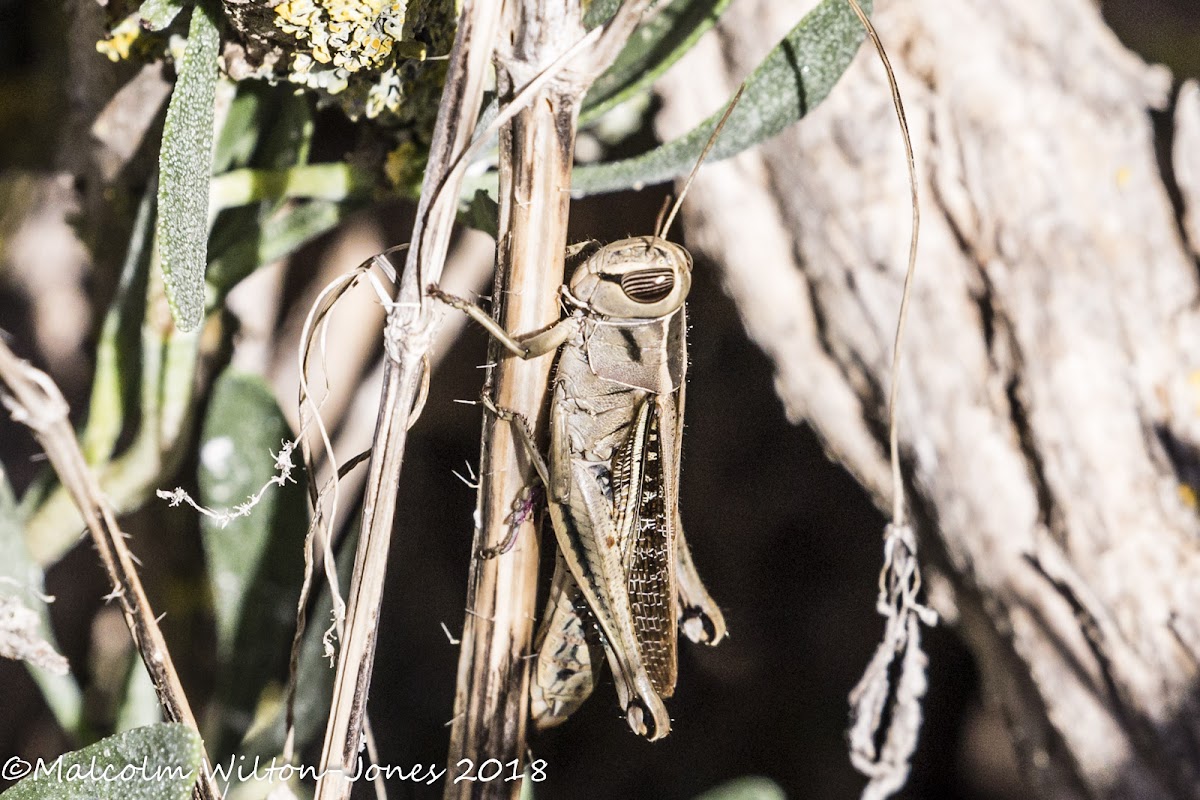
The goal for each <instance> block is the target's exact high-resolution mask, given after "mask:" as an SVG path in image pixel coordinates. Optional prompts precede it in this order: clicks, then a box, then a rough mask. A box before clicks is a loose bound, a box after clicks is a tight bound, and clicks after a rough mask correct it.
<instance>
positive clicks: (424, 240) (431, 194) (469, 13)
mask: <svg viewBox="0 0 1200 800" xmlns="http://www.w3.org/2000/svg"><path fill="white" fill-rule="evenodd" d="M498 6H499V4H497V3H491V2H473V1H472V0H466V2H464V3H463V9H462V14H461V15H460V18H459V27H458V33H457V35H456V37H455V41H454V48H453V50H452V51H451V54H450V66H449V72H448V74H447V76H446V88H445V90H444V93H443V98H442V105H441V108H440V109H439V111H438V119H437V123H436V125H435V128H434V138H433V143H432V145H431V147H430V154H429V163H428V167H427V169H426V172H425V180H424V184H423V186H422V191H421V202H420V204H419V205H418V208H417V221H416V225H415V227H414V230H413V236H412V242H413V243H414V246H413V247H411V248H410V249H409V251H408V258H407V261H406V263H405V269H404V273H403V275H402V276H401V280H400V287H399V291H398V294H397V297H396V301H397V302H396V304H395V305H394V306H393V308H392V310H391V313H390V314H389V318H388V332H387V340H386V344H387V351H388V356H389V359H388V362H387V367H386V369H385V373H384V380H383V393H382V395H381V397H380V405H379V417H378V421H377V423H376V428H375V430H376V435H375V442H374V446H373V453H372V458H371V466H370V472H369V474H368V477H367V487H366V494H365V497H364V500H363V520H362V530H361V532H360V534H359V542H358V551H357V553H356V555H355V562H354V574H353V576H352V578H351V582H350V596H349V598H348V604H347V611H346V626H345V635H344V638H343V640H342V642H341V650H340V652H339V656H338V666H337V676H336V678H335V683H334V694H333V704H332V708H331V711H330V716H329V723H328V726H327V728H326V731H325V743H324V748H323V750H322V754H321V767H322V771H323V773H324V774H323V775H322V777H321V779H320V780H319V781H318V782H317V789H316V794H315V798H316V800H333V799H334V798H338V799H339V800H342V799H343V798H347V797H349V795H350V789H351V787H352V784H351V783H350V782H349V781H348V780H347V779H346V777H347V775H349V774H353V771H354V766H355V761H356V760H357V758H358V753H359V749H360V741H361V736H362V724H363V717H364V714H365V711H366V701H367V692H368V690H369V689H370V683H371V671H372V667H373V662H374V658H375V642H376V636H377V633H378V625H379V607H380V603H381V601H382V597H383V581H384V572H385V569H386V564H387V555H388V545H389V543H390V538H391V535H392V522H393V519H394V517H395V506H396V491H397V485H398V482H399V478H400V467H401V463H402V461H403V455H404V443H405V441H406V438H407V436H406V434H407V430H408V417H409V411H410V409H411V408H412V406H413V403H414V401H415V399H416V396H417V391H418V388H419V386H420V383H421V378H422V374H423V371H424V367H423V359H424V356H425V353H426V351H427V350H428V348H429V343H430V339H431V337H432V333H433V327H434V322H435V318H434V314H433V307H432V305H430V304H426V303H423V302H422V290H423V287H424V284H425V283H426V282H430V281H436V280H437V279H438V276H439V275H440V274H441V268H442V264H443V262H444V261H445V257H446V251H447V249H448V247H449V242H450V233H451V228H452V225H453V223H454V214H455V206H456V201H457V194H458V187H457V185H454V182H453V181H451V182H450V183H449V184H447V185H445V186H443V184H444V182H445V180H446V177H447V175H448V174H449V165H450V164H451V163H452V162H453V160H454V158H455V157H456V155H457V154H459V153H461V152H462V151H463V150H464V149H465V148H466V146H467V144H468V142H469V140H470V136H471V131H472V130H473V128H474V126H475V120H476V118H477V116H478V110H479V106H480V102H481V100H482V97H483V86H484V80H485V77H486V73H487V62H488V59H489V58H490V56H491V42H492V41H493V40H494V36H495V31H496V25H497V20H498V15H499V7H498ZM339 769H340V770H342V771H343V772H338V771H336V770H339Z"/></svg>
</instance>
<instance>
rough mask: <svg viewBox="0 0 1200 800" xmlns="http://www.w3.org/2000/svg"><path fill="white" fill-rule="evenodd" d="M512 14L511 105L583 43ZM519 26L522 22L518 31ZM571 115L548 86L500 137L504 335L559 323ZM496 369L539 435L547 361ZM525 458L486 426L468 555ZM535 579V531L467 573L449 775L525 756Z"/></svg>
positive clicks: (523, 472)
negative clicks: (538, 75)
mask: <svg viewBox="0 0 1200 800" xmlns="http://www.w3.org/2000/svg"><path fill="white" fill-rule="evenodd" d="M534 5H536V4H534ZM507 10H508V13H507V14H506V15H505V20H504V25H505V31H506V32H511V33H512V34H514V35H513V36H512V37H511V38H509V37H508V36H504V35H502V36H501V37H500V39H499V41H500V42H501V43H502V44H501V45H500V46H499V47H498V48H497V50H498V52H497V65H498V68H497V82H498V88H499V90H500V93H501V96H502V97H505V98H506V99H507V98H510V97H511V95H512V93H513V90H514V88H515V87H519V86H520V85H522V84H523V83H525V82H527V80H528V79H529V78H530V77H531V76H532V74H533V73H534V72H536V71H537V69H538V68H539V67H540V66H541V65H542V64H541V63H540V62H541V61H542V60H544V59H545V58H546V57H547V56H550V57H553V56H554V55H556V54H557V53H556V52H555V49H554V48H556V47H557V48H558V49H562V46H563V45H564V44H567V45H569V44H571V43H573V42H574V41H575V40H576V39H577V38H579V36H581V35H582V33H583V31H582V26H581V25H580V22H579V19H578V16H575V17H574V18H569V17H564V16H559V17H558V18H557V19H555V18H553V17H551V15H549V14H547V13H545V11H544V10H543V9H534V8H526V9H522V8H520V4H518V3H511V4H509V5H508V9H507ZM521 16H526V23H525V24H522V20H521V19H520V17H521ZM518 54H519V55H518ZM577 108H578V107H577V105H576V104H575V95H574V93H572V92H571V91H570V90H564V88H563V86H562V83H561V82H560V81H554V82H552V83H551V84H550V85H548V86H547V87H545V88H544V89H543V90H542V91H541V92H539V94H538V96H537V97H536V98H535V99H534V100H533V102H532V103H531V104H530V105H529V107H528V108H526V109H525V110H523V111H521V112H520V113H519V114H518V115H517V117H516V118H515V119H514V120H513V121H512V122H511V124H510V125H509V126H507V127H506V128H505V129H504V130H503V131H502V133H501V143H500V147H501V152H502V153H503V154H504V156H503V158H502V160H501V166H500V230H502V231H507V234H506V235H505V236H503V237H502V238H501V241H500V243H499V245H498V246H497V260H498V265H497V272H496V283H495V287H494V289H493V297H494V298H496V299H497V301H498V302H497V305H498V307H499V311H500V321H501V324H502V325H503V326H504V328H505V329H506V330H510V331H521V332H524V331H534V330H538V329H539V328H542V327H544V326H546V325H548V324H551V323H553V322H554V321H555V320H556V319H558V317H559V308H558V302H557V289H558V287H559V286H561V285H562V280H563V267H562V263H563V252H564V251H565V248H566V237H567V213H568V205H569V194H568V189H569V188H570V169H571V163H572V156H573V153H574V130H575V120H576V117H577ZM497 359H498V365H497V367H496V368H495V370H494V371H493V373H492V374H491V376H490V380H491V382H492V384H493V389H492V391H493V399H494V401H495V402H496V404H497V405H499V406H502V407H505V408H512V409H515V410H517V411H518V412H520V413H522V414H524V415H525V416H526V418H527V419H528V420H529V421H530V422H531V423H532V424H533V426H534V430H535V431H539V432H540V431H541V430H542V429H543V427H544V421H545V420H544V417H545V413H544V409H545V406H546V404H545V393H546V386H547V384H548V381H549V377H550V367H551V361H552V360H551V359H535V360H532V361H522V360H520V359H516V358H502V357H500V352H499V348H497V347H496V346H495V345H493V347H492V349H491V354H490V357H489V361H491V362H493V363H495V362H496V361H497ZM520 450H521V447H520V445H519V443H517V442H516V441H515V440H514V438H513V436H512V430H511V426H509V425H507V424H505V423H503V422H498V421H497V420H496V418H495V417H493V416H491V415H488V416H485V421H484V437H483V446H482V455H481V458H480V463H481V465H482V467H481V477H480V484H479V499H478V503H479V512H480V513H479V517H478V518H479V519H480V520H482V526H481V527H480V528H478V529H477V530H476V533H475V542H474V545H475V546H474V547H473V548H472V549H473V552H479V551H481V550H482V549H484V548H486V547H488V546H490V545H494V544H495V543H496V542H498V541H502V540H503V539H504V537H505V534H506V532H507V529H508V523H507V522H505V519H506V518H507V517H508V516H509V515H510V514H511V512H512V502H513V498H515V497H516V496H517V495H518V494H519V493H520V492H521V490H522V488H523V487H525V486H526V485H528V483H529V482H531V481H535V480H537V476H536V474H535V473H534V470H533V469H532V468H531V465H530V464H529V463H528V460H527V459H525V458H524V457H523V455H522V456H521V457H520V458H519V459H518V452H519V451H520ZM537 574H538V540H537V535H536V530H535V527H534V524H533V521H532V520H530V521H527V522H526V523H524V524H523V525H522V526H521V529H520V531H519V533H518V534H517V538H516V544H515V546H514V547H513V548H512V550H511V551H509V552H508V553H506V554H504V555H503V556H501V557H499V558H490V559H482V558H476V559H475V560H474V561H473V562H472V564H471V576H470V581H469V584H468V590H467V609H468V613H467V615H466V618H465V621H464V626H463V634H462V647H461V649H460V654H459V666H458V687H457V691H456V693H455V702H454V724H453V726H452V730H451V735H450V752H449V763H450V765H451V768H452V769H453V768H454V766H455V765H457V764H458V763H459V760H460V759H463V758H467V759H471V762H472V763H475V764H479V763H482V762H483V761H485V760H487V759H488V758H497V759H499V760H500V761H501V762H508V761H511V760H513V759H521V758H522V757H523V756H524V742H525V727H526V720H527V719H528V716H529V693H528V687H529V670H528V661H527V660H526V659H524V658H523V657H524V656H525V655H527V654H528V652H529V647H530V642H531V641H532V634H533V612H534V600H535V595H536V591H537ZM451 774H452V773H451ZM519 789H520V781H516V782H513V783H509V784H507V785H506V784H504V783H503V782H491V783H490V784H485V783H478V784H476V783H473V782H463V783H459V784H455V783H453V782H451V781H447V782H446V788H445V797H447V798H453V797H463V798H465V797H485V796H487V797H497V796H508V795H513V796H515V795H516V794H517V793H518V792H519Z"/></svg>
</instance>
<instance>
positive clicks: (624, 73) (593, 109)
mask: <svg viewBox="0 0 1200 800" xmlns="http://www.w3.org/2000/svg"><path fill="white" fill-rule="evenodd" d="M729 2H730V0H672V2H669V3H667V4H665V5H664V6H663V8H662V10H661V11H659V12H658V14H657V15H655V17H654V18H653V19H652V20H650V22H648V23H646V24H645V25H642V26H641V27H639V28H638V29H637V30H636V31H634V32H633V36H631V37H630V38H629V41H628V42H627V43H626V44H625V47H624V49H622V50H621V53H620V55H618V56H617V60H616V61H614V62H613V63H612V66H610V67H609V68H608V69H607V70H605V72H604V74H603V75H601V76H600V77H599V78H597V79H596V82H595V83H593V84H592V88H591V89H589V90H588V94H587V97H586V98H584V101H583V111H582V112H581V113H580V116H579V124H580V125H586V124H588V123H589V122H591V121H593V120H595V119H596V118H597V117H599V116H600V115H602V114H604V113H605V112H606V111H609V110H610V109H612V108H614V107H615V106H618V105H620V104H621V103H623V102H625V101H626V100H628V99H629V98H631V97H633V96H634V95H636V94H637V93H638V92H641V91H645V90H646V89H648V88H649V87H650V85H651V84H653V83H654V81H656V80H658V77H659V76H660V75H662V74H663V73H664V72H666V71H667V68H668V67H670V66H671V65H672V64H674V63H675V62H676V61H678V60H679V58H680V57H681V56H682V55H683V54H684V53H686V52H687V51H688V50H690V49H691V48H692V46H693V45H694V44H695V43H696V42H697V41H698V40H699V39H700V37H701V36H702V35H703V34H704V33H705V31H707V30H708V29H709V28H711V27H712V26H713V25H714V24H715V23H716V21H717V18H718V17H720V16H721V12H723V11H724V10H725V9H726V7H727V6H728V5H729Z"/></svg>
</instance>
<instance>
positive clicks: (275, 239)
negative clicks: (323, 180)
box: [208, 200, 362, 300]
mask: <svg viewBox="0 0 1200 800" xmlns="http://www.w3.org/2000/svg"><path fill="white" fill-rule="evenodd" d="M361 207H362V201H361V200H356V201H353V202H351V201H343V202H338V203H333V202H327V201H323V200H313V201H311V202H308V203H304V204H302V205H295V206H286V207H284V208H283V209H281V210H280V211H279V212H278V213H277V214H275V215H274V216H272V217H271V218H270V219H268V220H267V221H266V222H264V223H263V224H262V225H261V226H260V227H259V228H258V229H257V230H255V231H252V232H250V233H249V234H248V235H246V236H243V237H241V238H239V239H237V240H236V241H230V242H229V243H228V244H227V245H226V246H225V247H224V248H223V249H221V250H217V252H219V253H220V255H218V256H216V257H215V258H214V259H213V262H212V264H210V265H209V268H208V282H209V284H210V285H211V286H212V287H213V289H214V290H215V291H216V295H217V299H218V300H220V299H221V298H223V297H224V295H225V294H227V293H228V292H229V291H230V290H231V289H233V287H234V286H236V285H237V284H238V282H239V281H241V280H242V279H243V278H245V277H246V276H248V275H249V274H250V273H252V272H254V270H256V269H258V268H259V267H260V266H262V265H263V264H269V263H271V262H272V261H275V260H277V259H280V258H283V257H284V256H286V255H288V254H289V253H291V252H292V251H293V250H295V249H296V248H298V247H300V245H302V244H304V243H305V242H307V241H309V240H311V239H313V238H315V237H317V236H319V235H321V234H322V233H325V232H326V231H329V230H331V229H333V228H334V227H336V226H337V224H338V223H340V222H341V221H342V220H344V219H345V218H346V217H348V216H349V215H350V214H352V213H354V212H355V211H357V210H358V209H359V208H361ZM222 238H223V237H222ZM214 250H216V248H214Z"/></svg>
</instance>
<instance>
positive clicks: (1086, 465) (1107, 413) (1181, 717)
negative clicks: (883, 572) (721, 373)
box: [658, 0, 1200, 798]
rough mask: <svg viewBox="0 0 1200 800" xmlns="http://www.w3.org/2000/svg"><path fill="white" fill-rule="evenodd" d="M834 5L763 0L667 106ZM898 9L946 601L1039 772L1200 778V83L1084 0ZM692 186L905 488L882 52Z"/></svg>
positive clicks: (690, 73)
mask: <svg viewBox="0 0 1200 800" xmlns="http://www.w3.org/2000/svg"><path fill="white" fill-rule="evenodd" d="M809 5H811V3H803V2H789V3H781V2H771V0H757V2H748V3H743V4H735V5H734V6H733V8H732V9H731V11H730V12H729V14H728V15H727V16H728V19H726V20H725V21H724V22H723V23H722V26H721V28H720V34H719V41H713V40H711V39H710V40H709V41H707V42H706V43H702V45H701V46H700V47H698V48H697V50H696V51H695V52H694V53H693V54H691V55H690V56H689V63H688V64H687V65H686V66H681V67H680V68H678V69H676V70H674V71H673V72H672V73H671V74H670V75H668V76H667V77H666V79H665V80H664V82H663V84H662V90H663V98H664V105H663V109H662V111H661V113H660V116H659V120H658V122H659V127H660V133H662V135H663V136H664V137H666V136H672V135H677V134H679V133H680V132H682V131H683V130H685V129H686V128H687V127H690V125H691V124H693V123H694V122H696V121H697V119H698V118H699V116H700V114H701V113H702V112H703V113H708V112H711V111H712V110H715V109H716V108H718V107H719V106H720V104H721V103H722V102H724V101H725V100H726V99H727V98H728V97H729V95H730V94H731V93H732V90H733V89H734V87H735V86H736V85H737V83H738V82H739V81H740V80H741V78H742V77H743V76H744V75H745V74H746V73H747V72H748V71H749V69H750V68H751V67H752V66H753V64H754V63H755V62H756V61H757V59H758V58H760V57H761V56H762V54H763V52H764V51H765V49H766V48H767V47H768V46H769V45H770V43H771V37H772V36H776V37H778V36H781V35H782V34H783V33H784V32H785V31H786V30H787V28H788V27H789V26H790V25H792V24H794V23H795V21H796V20H798V19H799V18H800V16H801V14H802V13H803V12H804V11H805V10H807V6H809ZM880 6H881V7H880V8H879V10H878V12H877V14H876V17H875V23H876V26H877V27H878V28H879V31H880V34H881V36H882V38H883V40H884V44H885V45H886V46H887V47H888V48H889V51H890V54H891V57H892V60H893V65H894V66H895V68H896V71H897V74H898V79H899V81H900V88H901V91H902V93H903V95H904V99H905V103H906V106H907V110H908V121H909V124H910V127H911V130H912V135H913V139H914V145H915V148H916V155H917V159H918V176H919V180H920V183H921V189H922V197H921V212H922V219H923V223H924V224H923V229H922V239H921V250H920V258H919V266H918V277H917V280H916V284H915V287H914V299H913V306H912V310H911V316H910V318H909V329H908V338H907V344H906V348H907V349H906V352H905V354H904V361H903V366H902V370H901V381H902V384H901V390H900V391H901V394H900V402H899V424H900V435H901V448H902V458H903V462H904V468H905V473H906V476H907V487H906V491H907V493H908V498H909V502H910V503H911V505H912V507H913V510H914V516H915V518H916V520H917V524H918V529H919V541H920V546H921V552H922V557H923V560H924V562H925V566H926V576H927V586H928V594H929V601H930V603H931V604H932V605H933V606H934V607H935V608H936V610H937V611H938V612H939V613H940V614H941V615H942V618H943V619H944V620H946V621H947V622H948V623H949V624H952V625H954V626H955V627H956V628H957V630H959V631H960V633H961V635H962V636H963V637H964V638H965V640H966V641H967V642H968V644H969V645H970V647H971V648H972V650H973V652H974V654H975V657H976V659H977V661H978V663H979V667H980V670H981V672H982V675H983V679H984V682H985V687H986V689H987V693H988V695H989V697H990V701H991V702H992V703H994V704H995V705H996V706H997V707H998V708H999V709H1000V710H1001V711H1002V713H1003V715H1004V718H1005V719H1006V721H1007V723H1008V726H1009V729H1010V732H1011V735H1012V739H1013V743H1014V746H1015V749H1016V752H1017V754H1018V757H1019V759H1020V761H1021V764H1022V766H1023V770H1024V772H1025V775H1026V778H1027V780H1028V781H1029V782H1030V784H1031V786H1033V787H1034V788H1035V789H1036V790H1037V791H1038V792H1039V793H1040V794H1042V795H1043V796H1048V797H1049V796H1053V797H1056V798H1118V797H1120V798H1200V714H1198V713H1197V712H1198V710H1200V691H1198V688H1197V674H1198V670H1200V517H1198V515H1197V507H1196V502H1195V496H1196V484H1197V482H1198V480H1197V479H1198V476H1200V287H1198V284H1200V273H1198V270H1197V259H1196V257H1197V254H1200V222H1198V221H1197V220H1198V218H1200V210H1198V209H1200V90H1198V89H1197V87H1196V86H1195V85H1193V84H1185V85H1184V86H1183V87H1182V88H1181V89H1180V90H1179V91H1178V92H1177V93H1176V92H1174V91H1173V89H1172V79H1171V75H1170V74H1169V73H1168V72H1167V71H1166V70H1165V69H1164V68H1161V67H1156V66H1147V65H1146V64H1144V63H1143V62H1142V61H1141V60H1140V59H1139V58H1137V57H1136V56H1134V55H1133V54H1131V53H1130V52H1128V51H1127V50H1126V49H1125V48H1124V47H1123V46H1122V45H1121V44H1120V43H1119V42H1118V40H1117V39H1116V37H1115V35H1114V34H1113V33H1112V31H1110V30H1109V29H1108V28H1107V27H1106V26H1105V24H1104V22H1103V20H1102V19H1101V17H1100V14H1099V11H1098V8H1097V5H1096V4H1095V3H1092V2H1086V1H1085V0H1063V2H1058V3H1044V2H1041V1H1040V0H1000V1H999V2H990V0H965V2H960V3H950V4H947V3H942V2H936V1H935V0H916V1H915V2H907V3H896V2H886V3H881V4H880ZM768 28H769V29H770V32H769V33H767V30H768ZM689 198H690V199H689V201H688V202H687V203H686V204H685V208H684V220H685V225H686V233H687V236H688V241H689V244H690V246H691V247H692V249H693V251H694V252H696V253H697V254H699V255H701V256H703V257H706V258H707V259H710V260H711V261H712V262H713V263H714V264H715V265H717V266H718V268H719V269H720V270H721V276H722V280H723V283H724V286H725V289H726V291H727V292H728V293H729V294H730V295H731V296H732V297H733V298H734V300H735V301H736V303H737V305H738V308H739V311H740V314H741V315H742V318H743V321H744V323H745V325H746V328H747V330H748V331H749V333H750V335H751V337H752V338H753V339H754V340H755V341H756V342H757V343H758V344H759V345H760V346H761V347H762V348H763V350H764V351H765V352H766V353H767V354H768V355H769V356H770V357H771V359H772V360H773V362H774V365H775V369H776V389H777V391H778V393H779V396H780V398H781V399H782V401H783V403H784V406H785V407H786V409H787V413H788V415H789V417H790V418H791V419H792V420H793V421H795V422H797V423H798V422H801V421H806V422H808V423H810V424H811V425H812V426H813V427H814V428H815V429H816V430H817V432H818V433H819V434H820V436H821V437H822V439H823V441H824V443H825V446H826V448H827V450H828V452H829V454H830V457H831V458H834V459H836V460H837V461H838V462H840V463H841V464H843V465H844V466H845V467H846V468H847V469H848V470H849V471H850V472H851V473H853V474H854V475H855V476H856V477H857V479H858V480H859V481H860V482H861V483H862V484H863V485H864V486H865V487H866V488H867V489H868V490H869V491H870V492H871V494H872V495H873V497H874V498H875V501H876V503H877V504H878V505H879V507H880V508H881V509H887V508H888V507H889V503H890V487H889V481H888V472H887V466H886V460H885V459H886V425H885V421H886V413H885V412H886V409H885V402H886V393H887V383H888V377H889V372H888V371H889V364H890V357H891V341H892V335H893V332H894V326H895V323H896V314H897V309H898V304H899V299H900V288H901V284H902V281H903V271H904V266H905V257H906V251H907V246H908V235H909V230H908V225H909V201H908V185H907V177H906V174H905V161H904V156H903V150H902V148H901V141H900V137H899V134H898V132H897V128H896V122H895V119H894V117H893V112H892V108H891V100H890V96H889V93H888V88H887V84H886V82H885V80H884V73H883V69H882V67H881V65H880V64H879V63H878V60H877V59H876V57H875V54H874V53H873V52H871V51H870V48H864V50H863V52H861V53H860V55H859V57H858V59H857V60H856V61H855V63H854V64H853V66H852V67H851V68H850V70H849V71H848V72H847V74H846V75H845V77H844V78H843V79H842V81H841V83H840V84H839V85H838V87H837V88H836V89H835V91H834V92H833V93H832V94H831V95H830V97H829V98H828V99H827V100H826V101H825V102H824V103H823V104H822V105H821V106H820V107H819V108H817V109H816V110H815V111H814V112H813V113H811V114H810V115H809V116H808V117H806V118H805V119H804V120H803V121H802V122H801V123H800V124H799V125H797V126H795V127H793V128H791V129H790V130H789V131H787V132H786V133H785V134H783V135H781V136H780V137H778V138H776V139H774V140H772V141H770V142H768V143H766V144H765V145H764V146H762V147H760V148H757V149H756V150H754V151H752V152H750V153H748V154H745V155H743V156H741V157H739V158H738V159H735V160H732V161H729V162H725V163H722V164H714V165H709V166H706V167H705V168H704V169H703V170H702V171H701V173H700V176H699V177H698V179H697V181H696V186H695V187H694V188H693V190H692V192H691V193H690V194H689ZM704 268H706V267H705V265H704V264H703V263H701V264H700V265H699V266H698V269H704ZM696 335H697V336H702V335H703V332H702V331H697V332H696ZM847 546H853V547H877V546H878V544H877V543H876V542H853V543H851V542H848V543H847ZM863 580H864V581H868V580H873V576H866V575H864V576H863Z"/></svg>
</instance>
